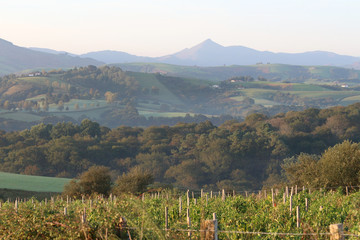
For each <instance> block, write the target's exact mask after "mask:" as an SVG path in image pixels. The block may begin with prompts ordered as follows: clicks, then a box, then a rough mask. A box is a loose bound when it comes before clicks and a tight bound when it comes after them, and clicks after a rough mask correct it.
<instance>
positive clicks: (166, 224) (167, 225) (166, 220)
mask: <svg viewBox="0 0 360 240" xmlns="http://www.w3.org/2000/svg"><path fill="white" fill-rule="evenodd" d="M168 211H169V208H168V207H165V231H167V230H168V227H169V221H168V220H169V219H168Z"/></svg>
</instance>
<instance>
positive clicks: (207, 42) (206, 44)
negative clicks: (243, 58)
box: [195, 38, 223, 47]
mask: <svg viewBox="0 0 360 240" xmlns="http://www.w3.org/2000/svg"><path fill="white" fill-rule="evenodd" d="M195 47H223V46H221V45H220V44H218V43H216V42H214V41H213V40H211V39H210V38H209V39H206V40H205V41H203V42H201V43H200V44H198V45H196V46H195Z"/></svg>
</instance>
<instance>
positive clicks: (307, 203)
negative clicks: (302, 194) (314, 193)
mask: <svg viewBox="0 0 360 240" xmlns="http://www.w3.org/2000/svg"><path fill="white" fill-rule="evenodd" d="M308 209H309V201H308V199H307V198H305V211H306V212H307V211H308Z"/></svg>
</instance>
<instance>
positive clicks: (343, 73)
mask: <svg viewBox="0 0 360 240" xmlns="http://www.w3.org/2000/svg"><path fill="white" fill-rule="evenodd" d="M117 66H119V67H120V68H122V69H123V70H125V71H134V72H144V73H156V72H162V73H164V74H167V75H171V76H177V77H186V78H197V79H205V80H209V81H222V80H226V79H229V78H231V77H234V76H252V77H254V78H258V77H265V78H267V79H269V80H273V81H278V82H280V81H284V80H286V81H290V82H307V81H309V80H313V81H315V82H317V83H319V82H331V81H338V80H342V81H346V80H351V81H354V80H356V81H359V80H360V71H359V70H354V69H347V68H340V67H333V66H296V65H286V64H259V65H248V66H239V65H231V66H219V67H198V66H179V65H171V64H162V63H124V64H117Z"/></svg>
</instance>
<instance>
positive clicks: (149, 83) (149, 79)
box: [128, 72, 182, 104]
mask: <svg viewBox="0 0 360 240" xmlns="http://www.w3.org/2000/svg"><path fill="white" fill-rule="evenodd" d="M128 75H129V76H132V77H134V78H135V79H136V80H137V81H138V83H139V85H140V86H141V87H143V88H148V89H149V90H151V88H152V87H153V86H154V87H157V88H158V89H159V95H152V98H155V99H157V100H158V101H161V102H165V103H169V104H181V103H182V102H181V100H180V99H179V98H178V97H177V96H175V95H174V94H173V93H172V92H171V91H169V89H167V87H165V86H164V85H163V84H162V83H160V82H159V80H158V79H157V78H156V76H155V75H154V74H146V73H139V72H128Z"/></svg>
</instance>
